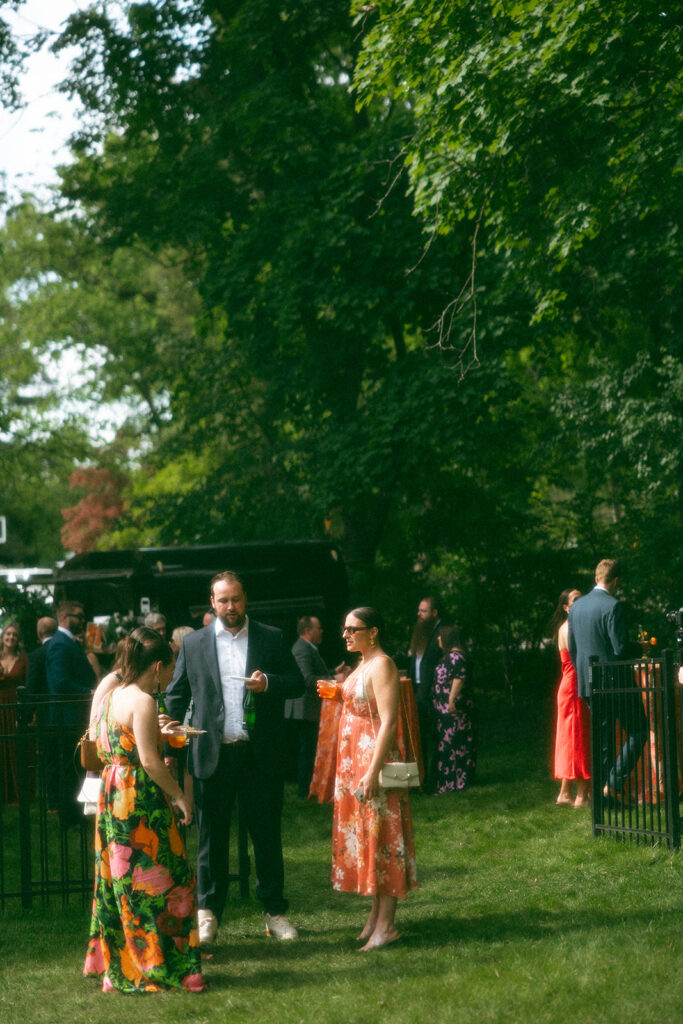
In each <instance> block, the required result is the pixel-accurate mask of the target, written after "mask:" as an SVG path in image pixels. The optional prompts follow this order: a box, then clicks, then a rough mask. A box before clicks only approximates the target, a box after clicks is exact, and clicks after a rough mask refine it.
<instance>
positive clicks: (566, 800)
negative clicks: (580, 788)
mask: <svg viewBox="0 0 683 1024" xmlns="http://www.w3.org/2000/svg"><path fill="white" fill-rule="evenodd" d="M555 802H556V804H557V805H558V807H570V806H572V805H573V804H574V797H573V796H572V784H571V779H562V782H561V783H560V792H559V793H558V794H557V800H556V801H555Z"/></svg>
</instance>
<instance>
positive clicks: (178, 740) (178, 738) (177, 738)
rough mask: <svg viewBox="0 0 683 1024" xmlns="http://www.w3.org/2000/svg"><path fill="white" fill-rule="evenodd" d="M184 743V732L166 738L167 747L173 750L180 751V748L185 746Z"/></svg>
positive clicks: (185, 739) (185, 734) (185, 738)
mask: <svg viewBox="0 0 683 1024" xmlns="http://www.w3.org/2000/svg"><path fill="white" fill-rule="evenodd" d="M186 743H187V733H186V732H179V733H176V734H175V735H174V736H169V737H168V745H169V747H173V748H174V749H175V750H180V749H181V748H182V747H184V746H185V744H186Z"/></svg>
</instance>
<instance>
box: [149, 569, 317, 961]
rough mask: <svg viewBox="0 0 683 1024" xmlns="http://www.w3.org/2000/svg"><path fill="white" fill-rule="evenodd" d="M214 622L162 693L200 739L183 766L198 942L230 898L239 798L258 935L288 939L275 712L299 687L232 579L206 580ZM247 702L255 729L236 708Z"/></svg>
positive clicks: (287, 657)
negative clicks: (189, 801)
mask: <svg viewBox="0 0 683 1024" xmlns="http://www.w3.org/2000/svg"><path fill="white" fill-rule="evenodd" d="M211 605H212V607H213V610H214V612H215V613H216V619H215V621H214V622H212V623H210V624H209V625H208V626H205V627H204V628H203V629H199V630H196V632H194V633H191V634H189V635H188V636H187V637H185V639H184V640H183V645H182V647H181V650H180V655H179V657H178V661H177V663H176V668H175V673H174V675H173V679H172V681H171V683H170V685H169V687H168V689H167V691H166V706H167V709H168V712H169V714H170V715H171V717H172V718H174V719H176V720H178V721H182V720H183V718H184V716H185V713H186V711H187V708H188V706H189V705H190V702H192V719H191V723H190V724H191V725H193V726H194V727H195V728H199V729H203V730H205V733H204V734H202V735H200V736H197V737H196V738H193V739H191V740H190V746H189V750H188V759H187V766H188V771H189V773H190V775H192V776H193V779H194V796H195V802H196V821H197V829H198V833H199V848H198V853H197V897H198V902H199V938H200V942H201V943H202V945H207V944H209V943H210V942H212V941H213V940H214V938H215V936H216V931H217V929H218V925H219V923H220V919H221V915H222V913H223V908H224V906H225V901H226V897H227V892H228V849H229V841H230V816H231V813H232V809H233V806H234V803H235V799H236V798H237V796H238V795H239V797H240V801H241V806H242V807H243V808H244V812H245V815H246V819H247V828H248V830H249V834H250V836H251V840H252V843H253V846H254V858H255V861H256V877H257V879H258V885H257V889H256V894H257V896H258V897H259V899H260V900H261V902H262V903H263V906H264V910H265V914H266V931H267V933H268V934H269V935H273V936H275V937H276V938H278V939H294V938H296V937H297V933H296V929H295V928H293V926H292V925H291V924H290V922H289V921H288V919H287V916H286V914H287V909H288V906H289V904H288V901H287V900H286V899H285V897H284V893H283V890H284V863H283V857H282V838H281V827H280V826H281V818H282V796H283V771H282V743H283V732H284V728H283V708H284V701H285V699H286V698H291V697H297V696H298V695H299V694H300V693H301V692H302V690H303V681H302V679H301V676H300V675H299V672H298V670H297V668H296V665H295V664H294V662H293V660H292V657H291V654H290V652H289V651H288V650H287V647H286V645H285V643H284V637H283V634H282V632H281V630H279V629H274V628H273V627H272V626H265V625H263V623H260V622H255V621H254V620H253V619H249V617H248V616H247V613H246V609H247V596H246V593H245V590H244V587H243V585H242V581H241V579H240V577H239V576H238V575H237V574H236V573H233V572H223V573H219V575H218V576H215V577H214V579H213V580H212V581H211ZM247 692H249V693H251V694H252V695H253V698H254V705H255V715H254V723H253V728H250V727H248V723H247V721H246V719H245V714H244V709H243V702H244V699H245V696H246V694H247Z"/></svg>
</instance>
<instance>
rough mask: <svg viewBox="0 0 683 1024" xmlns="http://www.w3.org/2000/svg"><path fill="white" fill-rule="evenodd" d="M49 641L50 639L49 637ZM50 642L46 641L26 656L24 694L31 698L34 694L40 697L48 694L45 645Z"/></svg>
mask: <svg viewBox="0 0 683 1024" xmlns="http://www.w3.org/2000/svg"><path fill="white" fill-rule="evenodd" d="M51 639H52V637H50V640H51ZM50 640H46V641H45V643H43V644H41V645H40V647H36V649H35V651H31V653H30V654H29V656H28V675H27V676H26V693H27V694H30V695H31V696H32V697H33V696H35V695H36V694H39V695H42V694H45V693H47V692H48V688H47V673H46V669H45V656H46V655H47V645H48V644H49V643H50Z"/></svg>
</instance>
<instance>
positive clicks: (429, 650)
mask: <svg viewBox="0 0 683 1024" xmlns="http://www.w3.org/2000/svg"><path fill="white" fill-rule="evenodd" d="M440 625H441V622H440V621H439V622H437V623H436V625H435V626H434V629H433V630H432V632H431V635H430V637H429V640H428V642H427V646H426V647H425V652H424V654H423V655H422V660H421V662H420V679H421V682H420V683H419V684H418V681H417V668H416V663H415V655H414V654H411V656H410V668H409V672H410V676H411V679H412V680H413V689H414V690H415V698H416V700H417V702H418V704H426V705H427V706H428V707H431V705H432V693H433V690H434V670H435V668H436V666H437V665H438V664H439V662H440V661H441V659H442V658H443V651H442V650H441V648H440V647H439V626H440Z"/></svg>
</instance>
